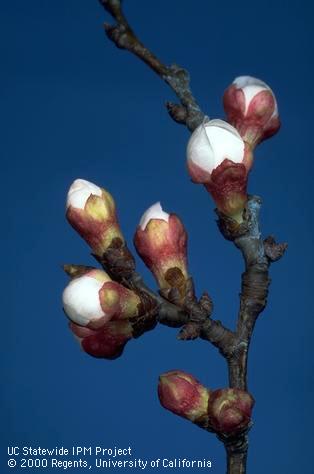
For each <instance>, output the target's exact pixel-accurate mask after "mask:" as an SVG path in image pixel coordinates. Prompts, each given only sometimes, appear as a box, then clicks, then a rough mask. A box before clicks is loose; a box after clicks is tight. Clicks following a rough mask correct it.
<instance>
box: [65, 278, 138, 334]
mask: <svg viewBox="0 0 314 474" xmlns="http://www.w3.org/2000/svg"><path fill="white" fill-rule="evenodd" d="M62 299H63V307H64V311H65V313H66V314H67V316H68V317H69V318H70V319H71V321H73V322H74V323H76V324H78V325H80V326H86V327H88V328H91V329H97V328H100V327H103V326H104V325H105V324H106V323H108V322H109V321H110V320H117V319H128V318H133V317H136V316H137V315H138V313H139V307H140V303H141V301H140V298H139V296H138V295H137V294H136V293H134V292H133V291H131V290H128V289H127V288H125V287H124V286H122V285H120V284H119V283H116V282H114V281H112V280H111V279H110V277H109V276H108V275H107V273H105V272H104V271H102V270H96V269H93V270H89V271H87V273H85V274H84V275H82V276H78V277H77V278H74V279H73V280H71V281H70V283H69V284H68V286H67V287H66V288H65V290H64V292H63V296H62Z"/></svg>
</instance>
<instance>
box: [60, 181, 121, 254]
mask: <svg viewBox="0 0 314 474" xmlns="http://www.w3.org/2000/svg"><path fill="white" fill-rule="evenodd" d="M66 217H67V219H68V221H69V223H70V224H71V226H72V227H73V228H74V229H75V230H76V231H77V232H78V233H79V234H80V236H81V237H82V238H83V239H84V240H85V241H86V242H87V243H88V245H89V246H90V247H91V249H92V250H93V253H94V254H95V255H97V256H99V257H101V256H102V255H103V253H104V252H105V251H106V250H107V248H108V247H109V246H110V245H111V244H112V242H113V241H115V242H117V241H118V242H124V238H123V236H122V233H121V230H120V227H119V224H118V219H117V215H116V208H115V202H114V200H113V197H112V196H111V194H109V193H108V192H107V191H106V190H105V189H103V188H100V187H99V186H96V185H95V184H93V183H90V182H89V181H86V180H84V179H76V180H75V181H74V182H73V183H72V184H71V186H70V189H69V192H68V196H67V203H66Z"/></svg>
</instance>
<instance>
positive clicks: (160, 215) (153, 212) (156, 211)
mask: <svg viewBox="0 0 314 474" xmlns="http://www.w3.org/2000/svg"><path fill="white" fill-rule="evenodd" d="M151 219H162V220H164V221H166V222H168V221H169V214H168V213H167V212H164V211H163V210H162V207H161V205H160V202H156V203H155V204H153V205H152V206H151V207H149V208H148V209H147V211H145V212H144V214H143V215H142V217H141V220H140V227H141V229H142V230H145V229H146V226H147V224H148V223H149V221H150V220H151Z"/></svg>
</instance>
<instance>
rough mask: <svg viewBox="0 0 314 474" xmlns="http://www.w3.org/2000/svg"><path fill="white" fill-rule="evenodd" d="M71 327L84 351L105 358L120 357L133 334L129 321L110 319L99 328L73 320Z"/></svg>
mask: <svg viewBox="0 0 314 474" xmlns="http://www.w3.org/2000/svg"><path fill="white" fill-rule="evenodd" d="M70 329H71V331H72V333H73V334H74V335H75V337H76V338H77V339H78V341H79V343H80V345H81V348H82V349H83V351H84V352H87V354H89V355H91V356H93V357H98V358H103V359H116V358H117V357H119V356H120V355H121V354H122V352H123V349H124V346H125V345H126V343H127V342H128V341H129V340H130V339H131V338H132V335H133V333H132V326H131V324H130V323H129V322H128V321H114V322H112V321H110V322H109V323H107V324H105V325H104V326H103V327H102V328H100V329H98V330H93V329H89V328H87V327H82V326H78V325H77V324H75V323H72V322H71V323H70Z"/></svg>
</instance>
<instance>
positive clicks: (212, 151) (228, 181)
mask: <svg viewBox="0 0 314 474" xmlns="http://www.w3.org/2000/svg"><path fill="white" fill-rule="evenodd" d="M187 163H188V171H189V174H190V176H191V178H192V181H193V182H194V183H202V184H204V186H205V188H206V189H207V191H208V192H209V193H210V194H211V195H212V197H213V199H214V201H215V203H216V205H217V207H218V209H219V210H220V211H221V212H223V213H224V214H226V215H227V216H230V217H232V218H233V219H234V220H236V221H238V222H239V223H240V222H242V212H243V209H244V207H245V203H246V201H247V193H246V188H247V177H248V172H249V170H250V168H251V165H252V155H251V151H250V149H249V147H248V146H247V145H246V144H245V143H244V141H243V140H242V138H241V136H240V134H239V133H238V131H237V130H236V129H235V128H234V127H232V126H231V125H230V124H228V123H227V122H224V121H223V120H219V119H217V120H210V121H207V122H204V123H202V124H201V125H199V126H198V127H197V128H196V129H195V130H194V132H193V133H192V135H191V138H190V140H189V143H188V147H187Z"/></svg>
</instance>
